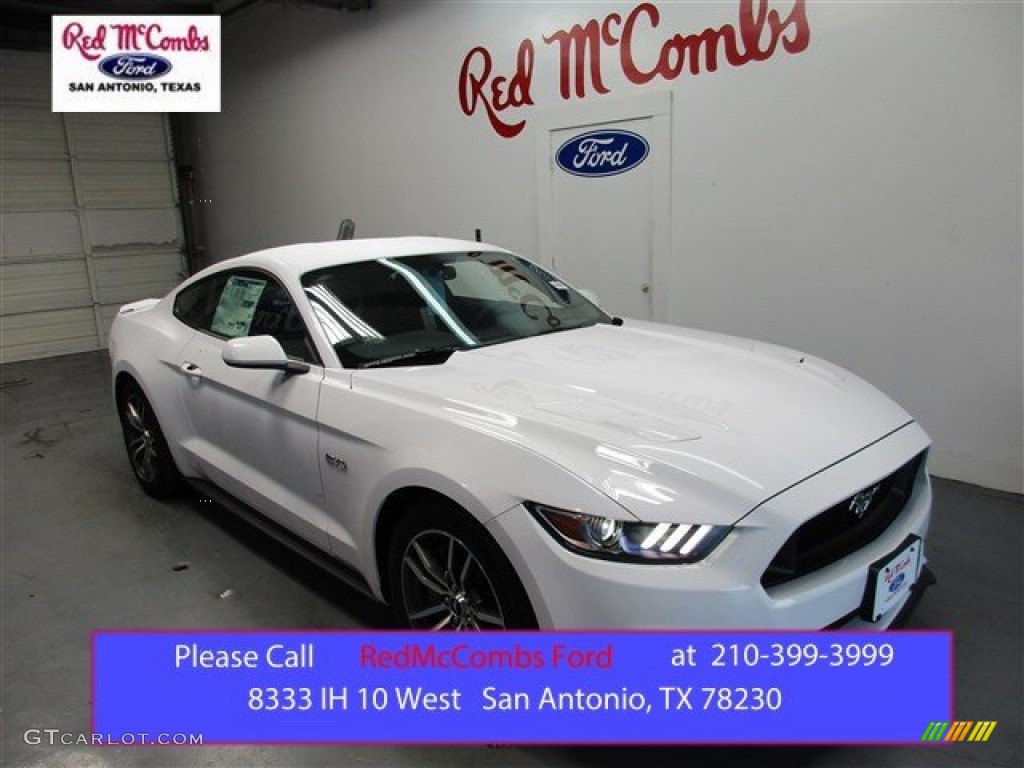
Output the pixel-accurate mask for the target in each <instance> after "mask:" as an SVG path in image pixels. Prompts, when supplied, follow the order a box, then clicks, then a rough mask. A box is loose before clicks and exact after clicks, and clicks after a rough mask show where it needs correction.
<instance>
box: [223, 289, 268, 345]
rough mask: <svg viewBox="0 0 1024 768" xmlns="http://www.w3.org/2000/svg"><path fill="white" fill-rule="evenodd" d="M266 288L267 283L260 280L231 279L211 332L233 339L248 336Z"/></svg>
mask: <svg viewBox="0 0 1024 768" xmlns="http://www.w3.org/2000/svg"><path fill="white" fill-rule="evenodd" d="M266 286H267V281H266V280H260V279H259V278H254V277H238V276H237V275H233V276H232V277H230V278H229V279H228V282H227V285H225V286H224V292H223V293H221V295H220V303H218V304H217V311H216V312H215V313H214V315H213V324H212V325H211V326H210V330H211V331H213V332H214V333H219V334H220V335H222V336H227V337H229V338H232V339H233V338H236V337H238V336H246V335H248V333H249V327H250V326H251V325H252V318H253V315H255V314H256V305H257V304H259V301H260V296H261V295H262V294H263V289H264V288H265V287H266Z"/></svg>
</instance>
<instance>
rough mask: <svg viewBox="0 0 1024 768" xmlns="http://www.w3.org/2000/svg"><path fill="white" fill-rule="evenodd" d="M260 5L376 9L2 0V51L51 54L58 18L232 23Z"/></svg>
mask: <svg viewBox="0 0 1024 768" xmlns="http://www.w3.org/2000/svg"><path fill="white" fill-rule="evenodd" d="M259 2H276V3H277V4H279V5H280V4H283V3H292V4H295V5H315V6H320V7H323V8H330V9H333V10H336V11H361V10H366V9H368V8H370V7H372V5H373V0H91V2H85V3H83V2H74V0H41V1H40V0H0V48H14V49H19V50H33V51H48V50H50V17H51V16H53V15H56V14H68V15H83V14H107V15H115V14H135V15H155V14H195V15H199V14H219V15H221V16H222V17H223V18H224V19H229V18H230V17H231V16H233V15H234V14H236V13H238V12H240V11H242V10H245V9H246V8H248V7H249V6H251V5H254V4H256V3H259Z"/></svg>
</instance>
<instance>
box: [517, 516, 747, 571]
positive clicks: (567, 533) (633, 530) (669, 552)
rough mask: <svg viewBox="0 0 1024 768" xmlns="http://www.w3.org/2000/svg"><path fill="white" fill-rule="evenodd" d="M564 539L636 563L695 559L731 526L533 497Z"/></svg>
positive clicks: (545, 522) (544, 521)
mask: <svg viewBox="0 0 1024 768" xmlns="http://www.w3.org/2000/svg"><path fill="white" fill-rule="evenodd" d="M526 508H527V509H528V510H529V511H530V513H531V514H532V515H533V516H534V517H535V518H536V519H537V521H538V522H540V524H541V525H542V526H543V528H544V529H545V530H546V531H548V532H549V533H550V534H551V535H552V536H554V538H555V540H556V541H558V543H559V544H561V545H562V546H564V547H565V548H566V549H569V550H572V551H573V552H578V553H579V554H581V555H589V556H590V557H600V558H604V559H607V560H620V561H626V562H635V563H666V564H669V563H675V564H678V563H695V562H697V561H698V560H702V559H704V558H705V557H707V556H708V555H709V554H710V553H711V552H712V550H714V548H715V547H717V546H718V545H719V544H721V543H722V539H724V538H725V535H726V534H727V533H728V532H729V529H730V527H729V526H727V525H700V524H687V523H641V522H631V521H624V520H614V519H612V518H610V517H598V516H595V515H585V514H582V513H580V512H569V511H567V510H564V509H555V508H554V507H548V506H545V505H544V504H537V503H535V502H527V503H526Z"/></svg>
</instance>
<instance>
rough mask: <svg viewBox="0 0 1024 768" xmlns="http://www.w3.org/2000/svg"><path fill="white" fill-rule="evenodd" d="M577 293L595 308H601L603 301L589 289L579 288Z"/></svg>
mask: <svg viewBox="0 0 1024 768" xmlns="http://www.w3.org/2000/svg"><path fill="white" fill-rule="evenodd" d="M576 291H577V292H578V293H579V295H580V296H582V297H583V298H584V299H586V300H587V301H589V302H590V303H591V304H593V305H594V306H597V307H600V306H601V299H599V298H598V297H597V294H596V293H594V292H593V291H592V290H590V289H589V288H577V289H576Z"/></svg>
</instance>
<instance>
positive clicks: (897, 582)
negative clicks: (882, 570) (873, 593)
mask: <svg viewBox="0 0 1024 768" xmlns="http://www.w3.org/2000/svg"><path fill="white" fill-rule="evenodd" d="M906 580H907V574H905V573H901V574H900V575H899V576H897V577H896V578H895V579H893V580H892V584H890V585H889V592H891V593H895V592H897V591H899V588H900V587H902V586H903V582H904V581H906Z"/></svg>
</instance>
